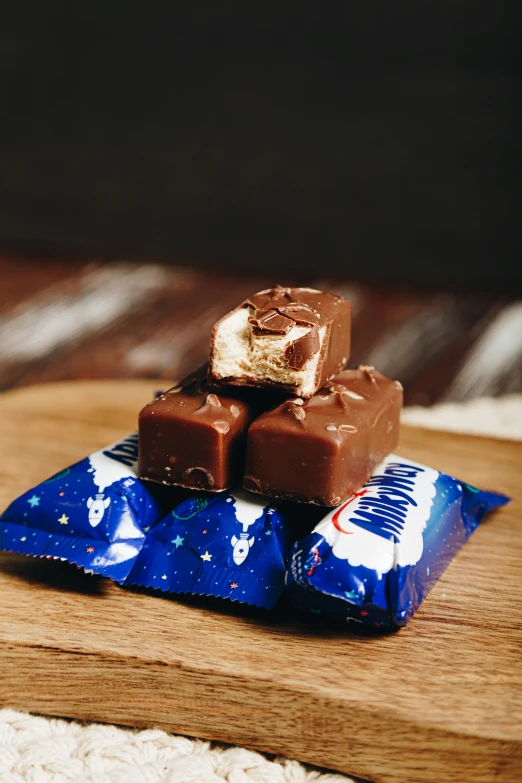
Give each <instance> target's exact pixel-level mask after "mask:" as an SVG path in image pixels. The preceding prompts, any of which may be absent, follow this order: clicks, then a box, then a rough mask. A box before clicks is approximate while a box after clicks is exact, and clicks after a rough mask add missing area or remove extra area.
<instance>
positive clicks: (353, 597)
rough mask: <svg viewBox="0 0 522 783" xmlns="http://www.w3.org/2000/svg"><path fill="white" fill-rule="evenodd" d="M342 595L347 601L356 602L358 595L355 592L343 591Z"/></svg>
mask: <svg viewBox="0 0 522 783" xmlns="http://www.w3.org/2000/svg"><path fill="white" fill-rule="evenodd" d="M344 594H345V596H346V597H347V598H348V600H349V601H357V600H359V593H356V592H355V590H345V591H344Z"/></svg>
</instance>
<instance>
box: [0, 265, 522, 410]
mask: <svg viewBox="0 0 522 783" xmlns="http://www.w3.org/2000/svg"><path fill="white" fill-rule="evenodd" d="M0 280H1V281H2V284H1V286H0V313H1V317H0V389H6V388H10V387H13V386H22V385H26V384H34V383H40V382H43V381H57V380H70V379H91V378H139V377H147V378H154V377H156V378H162V377H164V378H173V377H180V376H182V375H183V374H185V373H186V372H190V371H191V370H192V369H193V368H194V367H196V366H198V365H200V364H201V363H202V362H204V361H205V359H206V356H207V352H208V340H209V334H210V330H211V327H212V325H213V323H214V322H215V321H216V320H217V319H218V318H219V317H220V316H221V315H223V314H224V313H225V312H226V311H227V310H229V309H230V308H232V307H233V306H234V305H236V304H237V303H238V302H239V301H241V299H243V298H244V297H245V296H246V295H248V294H249V293H252V291H254V290H256V289H258V288H260V287H266V286H267V285H273V284H274V283H275V282H280V283H291V282H294V283H298V284H302V285H313V286H316V287H320V288H323V287H324V288H326V289H327V290H330V291H333V292H337V293H339V294H342V295H343V296H346V297H347V298H348V299H350V301H351V302H352V306H353V313H354V319H353V342H352V353H351V358H350V364H351V365H356V364H358V363H359V362H366V363H370V364H375V365H376V366H377V367H378V368H379V369H380V370H381V371H382V372H384V373H385V374H388V375H391V376H393V377H394V378H398V379H399V380H401V382H402V383H403V385H404V387H405V392H406V397H405V401H406V403H407V404H410V403H414V404H421V405H427V404H430V403H433V402H436V401H438V400H443V399H447V400H464V399H467V398H470V397H473V396H478V395H498V394H504V393H508V392H512V391H522V302H517V301H512V300H510V299H509V298H508V297H501V296H498V295H495V294H488V293H484V294H466V293H460V294H457V293H451V292H447V291H446V292H445V291H436V292H433V291H431V292H427V291H415V290H412V289H406V288H396V289H393V288H390V287H378V286H368V285H361V284H357V283H352V282H350V281H344V282H343V281H334V280H329V279H327V278H316V279H309V278H308V277H306V279H302V280H298V281H291V280H287V279H285V277H284V275H283V276H281V277H280V278H279V280H277V279H274V277H273V276H271V277H270V278H268V277H266V276H265V277H263V276H257V277H241V276H239V275H237V274H234V275H232V274H222V273H221V272H219V271H218V270H213V271H211V270H207V271H198V270H196V269H194V268H192V267H182V266H174V265H168V264H162V263H150V262H147V263H146V262H142V263H136V262H133V263H126V262H109V263H102V262H99V261H90V262H87V261H71V260H66V259H62V260H60V259H50V260H49V259H47V260H42V259H18V258H13V257H8V256H4V257H3V258H2V257H0Z"/></svg>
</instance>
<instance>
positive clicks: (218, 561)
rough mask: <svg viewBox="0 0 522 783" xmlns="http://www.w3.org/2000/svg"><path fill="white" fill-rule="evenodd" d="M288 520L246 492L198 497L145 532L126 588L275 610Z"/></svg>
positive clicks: (281, 581)
mask: <svg viewBox="0 0 522 783" xmlns="http://www.w3.org/2000/svg"><path fill="white" fill-rule="evenodd" d="M288 522H289V520H288V519H287V517H286V516H285V513H284V512H283V511H282V510H281V509H279V508H277V507H275V506H274V505H272V504H270V501H269V500H267V499H266V498H261V497H257V496H254V495H249V494H248V493H247V492H243V490H234V491H233V492H222V493H220V494H214V495H209V494H207V493H203V492H200V493H193V492H192V493H190V495H189V496H188V497H187V498H186V499H185V500H183V501H182V503H181V504H180V505H178V506H176V508H174V510H173V511H172V512H171V513H170V514H168V515H167V516H166V517H165V518H164V519H163V520H162V521H161V522H159V523H158V524H157V525H156V526H155V527H154V528H153V529H152V530H151V531H150V533H149V534H148V535H147V538H146V541H145V544H144V546H143V548H142V550H141V552H140V555H139V557H138V558H137V559H136V562H135V564H134V566H133V568H132V571H131V573H130V575H129V577H128V579H127V582H126V584H128V585H134V584H135V585H140V586H142V587H154V588H157V589H159V590H162V591H164V592H170V593H190V594H192V595H207V596H215V597H217V598H228V599H230V600H231V601H239V602H244V603H247V604H252V605H255V606H262V607H265V608H266V609H271V608H272V607H273V606H274V604H275V603H276V602H277V600H278V599H279V596H280V595H281V593H282V591H283V588H284V580H285V568H286V559H287V555H288V550H289V548H290V545H291V544H292V538H289V531H290V525H289V523H288Z"/></svg>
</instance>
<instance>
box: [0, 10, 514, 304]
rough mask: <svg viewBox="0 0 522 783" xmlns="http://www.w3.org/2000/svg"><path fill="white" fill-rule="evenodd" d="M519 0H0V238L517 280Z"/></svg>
mask: <svg viewBox="0 0 522 783" xmlns="http://www.w3.org/2000/svg"><path fill="white" fill-rule="evenodd" d="M521 19H522V4H521V3H520V0H511V1H509V0H508V1H505V2H504V1H503V0H497V1H495V2H489V3H486V2H472V0H451V2H449V1H448V0H438V1H437V2H417V3H412V2H411V1H410V2H406V0H395V1H394V2H389V0H388V1H387V2H367V3H360V2H359V3H356V2H351V1H350V0H343V2H324V3H317V2H301V3H295V2H294V3H285V2H278V3H271V2H263V3H259V2H242V3H240V2H223V3H222V2H201V1H200V0H192V2H188V3H176V2H173V0H169V1H168V2H167V1H166V0H160V1H158V2H133V1H132V0H130V1H129V0H125V2H124V1H123V0H111V2H107V1H106V0H105V1H104V2H93V1H91V2H89V0H87V2H82V3H74V2H73V3H71V2H70V1H68V2H57V0H46V2H41V0H32V1H31V2H27V1H25V2H24V0H7V2H3V3H2V22H1V26H0V84H1V89H2V96H1V101H2V122H1V123H0V246H1V247H2V249H5V250H10V251H17V252H23V253H27V252H37V253H39V254H41V253H45V254H47V255H62V256H63V255H68V254H75V255H88V256H92V255H98V256H103V257H121V256H126V257H134V258H145V257H146V258H151V257H161V258H164V259H172V260H175V261H178V262H179V261H182V262H191V263H193V262H197V263H199V264H204V265H207V266H211V265H213V264H217V263H219V265H220V268H222V267H223V265H226V266H228V267H229V268H231V269H236V270H241V271H242V272H248V271H250V270H252V268H253V267H255V268H256V269H260V268H261V269H262V270H263V271H271V270H277V271H279V270H281V269H282V270H284V271H285V272H289V273H292V272H295V273H299V274H301V272H302V271H305V272H306V273H310V274H316V268H317V265H318V264H319V265H320V266H321V269H323V270H325V271H328V273H329V274H332V275H334V276H336V277H342V278H350V279H359V280H360V279H363V280H367V281H375V280H377V281H392V282H394V283H396V282H401V283H404V282H408V283H410V282H413V283H415V284H420V285H426V284H427V285H432V286H433V285H435V286H441V285H443V286H450V287H455V286H460V287H461V288H462V287H465V288H466V289H473V290H478V289H484V288H487V289H488V290H489V289H490V288H491V287H493V288H495V289H496V290H512V289H513V287H514V286H515V287H517V288H518V287H520V286H521V285H522V263H521V258H522V254H521V250H522V242H521V233H522V232H521V220H520V217H521V214H522V210H521V206H522V204H521V191H520V181H521V173H522V172H521V168H522V167H521V145H520V140H521V137H522V111H521V101H520V76H521V49H520V27H521Z"/></svg>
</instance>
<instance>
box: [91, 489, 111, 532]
mask: <svg viewBox="0 0 522 783" xmlns="http://www.w3.org/2000/svg"><path fill="white" fill-rule="evenodd" d="M110 502H111V499H110V498H106V497H104V496H103V493H101V494H98V495H96V498H95V499H94V500H93V499H92V498H87V508H88V509H89V524H90V525H91V527H96V526H97V525H99V524H100V522H101V521H102V519H103V515H104V514H105V509H106V508H107V506H108V505H109V503H110Z"/></svg>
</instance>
